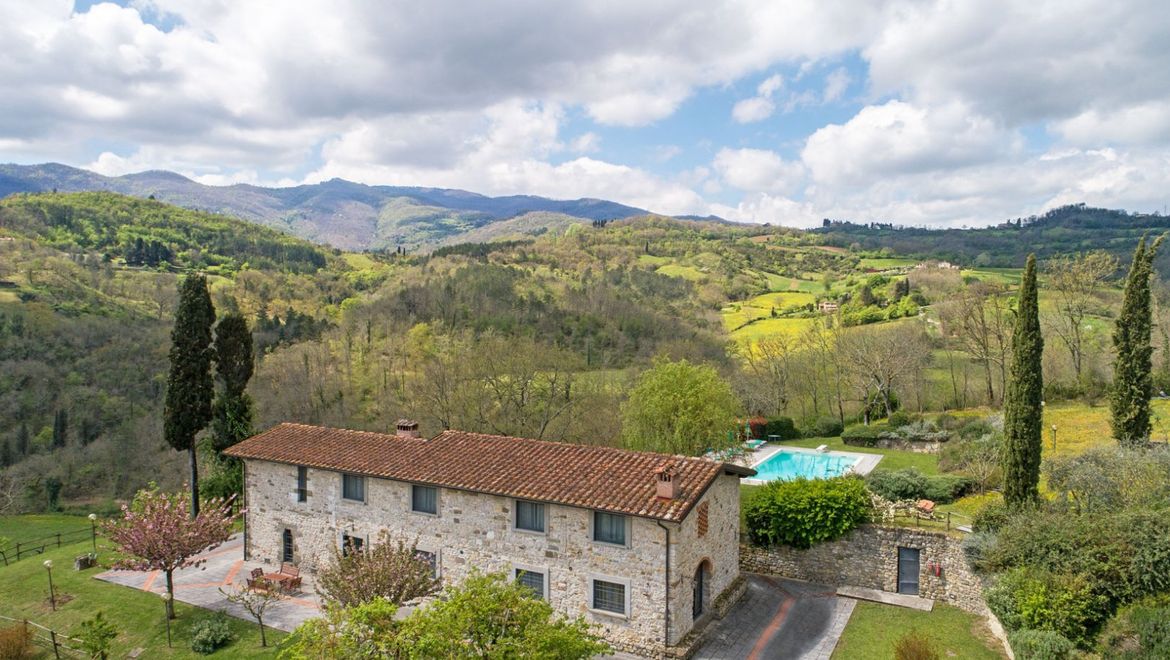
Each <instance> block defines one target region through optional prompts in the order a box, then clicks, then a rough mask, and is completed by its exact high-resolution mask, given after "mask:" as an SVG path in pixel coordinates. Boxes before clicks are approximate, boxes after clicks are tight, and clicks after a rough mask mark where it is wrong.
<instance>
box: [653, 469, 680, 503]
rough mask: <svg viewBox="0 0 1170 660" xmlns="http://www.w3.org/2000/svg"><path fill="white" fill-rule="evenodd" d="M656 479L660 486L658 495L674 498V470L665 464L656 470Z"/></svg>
mask: <svg viewBox="0 0 1170 660" xmlns="http://www.w3.org/2000/svg"><path fill="white" fill-rule="evenodd" d="M654 480H655V482H656V484H657V487H658V497H659V499H663V500H673V499H674V496H675V493H676V490H675V487H674V471H672V470H671V469H670V468H669V467H666V466H663V467H660V468H658V469H657V470H654Z"/></svg>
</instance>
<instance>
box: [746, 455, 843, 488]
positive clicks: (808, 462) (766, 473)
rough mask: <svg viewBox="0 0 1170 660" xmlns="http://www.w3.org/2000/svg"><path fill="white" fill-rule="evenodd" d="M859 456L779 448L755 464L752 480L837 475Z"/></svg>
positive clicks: (816, 477) (814, 477)
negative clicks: (754, 473) (754, 474)
mask: <svg viewBox="0 0 1170 660" xmlns="http://www.w3.org/2000/svg"><path fill="white" fill-rule="evenodd" d="M858 460H859V458H858V457H857V456H851V455H849V454H838V453H835V452H830V453H820V452H812V451H793V450H791V449H781V450H779V451H777V452H776V453H774V454H772V455H771V456H769V457H768V458H766V459H764V460H763V461H762V462H760V463H759V464H757V465H756V466H755V470H756V476H755V477H753V479H754V480H759V481H775V480H777V479H783V480H788V479H798V478H801V477H803V478H805V479H825V478H828V477H839V476H841V475H842V474H845V473H846V472H848V471H849V469H850V468H852V467H853V466H854V465H855V464H857V462H858Z"/></svg>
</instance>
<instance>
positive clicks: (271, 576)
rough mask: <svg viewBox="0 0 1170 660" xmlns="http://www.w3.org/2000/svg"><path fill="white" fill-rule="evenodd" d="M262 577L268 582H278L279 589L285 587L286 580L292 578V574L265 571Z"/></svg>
mask: <svg viewBox="0 0 1170 660" xmlns="http://www.w3.org/2000/svg"><path fill="white" fill-rule="evenodd" d="M263 577H264V579H265V580H267V581H268V582H271V583H275V584H279V585H280V588H281V589H285V588H287V587H288V585H287V584H286V582H288V581H289V580H290V579H292V576H290V575H285V574H284V573H265V574H264V576H263Z"/></svg>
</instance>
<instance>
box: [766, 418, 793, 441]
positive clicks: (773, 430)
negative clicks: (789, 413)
mask: <svg viewBox="0 0 1170 660" xmlns="http://www.w3.org/2000/svg"><path fill="white" fill-rule="evenodd" d="M764 433H765V434H766V435H768V436H773V435H775V436H778V437H779V438H780V439H781V440H795V439H797V438H799V437H800V431H798V430H796V422H794V421H792V418H791V417H777V418H776V419H770V420H768V425H767V426H766V427H765V428H764Z"/></svg>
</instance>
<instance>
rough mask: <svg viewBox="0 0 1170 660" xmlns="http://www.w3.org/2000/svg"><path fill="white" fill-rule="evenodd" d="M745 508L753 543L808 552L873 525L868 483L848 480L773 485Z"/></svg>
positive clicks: (854, 477) (794, 480) (795, 481)
mask: <svg viewBox="0 0 1170 660" xmlns="http://www.w3.org/2000/svg"><path fill="white" fill-rule="evenodd" d="M743 508H744V515H745V518H746V521H747V531H748V536H749V537H750V538H751V541H752V543H755V544H756V545H763V546H769V545H789V546H792V547H794V548H800V549H806V548H811V547H812V546H813V545H815V544H817V543H822V542H824V541H832V540H833V539H837V538H840V537H841V536H844V535H845V534H846V533H847V532H849V531H850V530H852V529H853V528H854V527H857V526H858V525H860V524H862V523H865V522H868V521H869V520H870V518H871V514H872V510H873V505H872V503H871V502H870V498H869V493H868V492H866V489H865V482H864V481H862V480H861V479H860V478H859V477H856V476H847V477H836V478H833V479H793V480H791V481H773V482H771V483H769V484H768V485H766V486H764V487H762V488H760V489H758V490H757V491H756V492H755V493H754V494H753V495H752V496H751V497H749V498H748V500H747V502H745V503H744V505H743Z"/></svg>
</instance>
